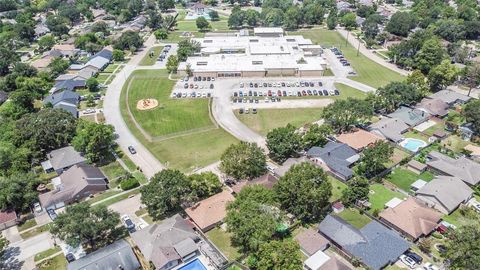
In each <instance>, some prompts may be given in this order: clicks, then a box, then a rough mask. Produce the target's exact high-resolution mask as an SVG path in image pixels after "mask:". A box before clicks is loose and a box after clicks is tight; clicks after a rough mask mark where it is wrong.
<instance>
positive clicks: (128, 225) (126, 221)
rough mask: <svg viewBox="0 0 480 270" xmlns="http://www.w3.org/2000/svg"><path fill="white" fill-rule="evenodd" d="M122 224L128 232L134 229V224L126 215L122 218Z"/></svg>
mask: <svg viewBox="0 0 480 270" xmlns="http://www.w3.org/2000/svg"><path fill="white" fill-rule="evenodd" d="M122 222H123V225H125V228H127V229H128V230H132V229H135V223H133V221H132V220H131V219H130V217H129V216H128V215H123V216H122Z"/></svg>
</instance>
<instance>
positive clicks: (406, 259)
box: [400, 255, 417, 269]
mask: <svg viewBox="0 0 480 270" xmlns="http://www.w3.org/2000/svg"><path fill="white" fill-rule="evenodd" d="M400 261H402V262H403V263H404V264H405V265H406V266H408V267H410V269H414V268H415V266H416V265H417V264H416V263H415V261H414V260H413V259H412V258H410V257H408V256H405V255H401V256H400Z"/></svg>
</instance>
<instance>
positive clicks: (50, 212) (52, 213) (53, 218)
mask: <svg viewBox="0 0 480 270" xmlns="http://www.w3.org/2000/svg"><path fill="white" fill-rule="evenodd" d="M47 213H48V216H49V217H50V218H51V219H52V220H55V219H56V218H57V217H58V215H57V213H55V210H53V209H48V210H47Z"/></svg>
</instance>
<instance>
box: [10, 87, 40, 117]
mask: <svg viewBox="0 0 480 270" xmlns="http://www.w3.org/2000/svg"><path fill="white" fill-rule="evenodd" d="M8 98H9V99H10V101H11V103H12V104H14V105H15V106H17V107H20V108H23V109H25V111H27V112H33V110H34V107H33V102H34V101H35V94H34V93H32V92H30V91H26V90H17V91H14V92H12V93H11V94H10V95H9V96H8Z"/></svg>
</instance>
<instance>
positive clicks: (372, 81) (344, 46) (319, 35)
mask: <svg viewBox="0 0 480 270" xmlns="http://www.w3.org/2000/svg"><path fill="white" fill-rule="evenodd" d="M290 34H294V35H303V36H304V37H305V38H309V39H311V40H312V41H313V42H314V43H317V44H320V45H322V46H324V47H327V48H328V47H332V46H335V47H337V48H339V49H340V50H341V51H342V52H343V54H344V55H345V58H347V59H348V61H350V63H351V65H352V67H353V69H354V70H355V71H356V72H357V74H358V75H357V76H353V77H350V78H351V79H352V80H355V81H358V82H361V83H364V84H367V85H370V86H372V87H375V88H378V87H380V86H384V85H386V84H388V83H389V82H392V81H401V80H403V79H404V77H403V76H402V75H400V74H398V73H396V72H394V71H392V70H390V69H388V68H386V67H383V66H381V65H379V64H377V63H375V62H373V61H372V60H370V59H368V58H367V57H366V56H364V55H363V54H359V55H358V56H357V50H356V48H354V47H353V46H351V45H350V44H349V43H348V42H346V40H345V39H344V38H343V37H342V36H341V35H340V34H339V33H338V32H336V31H332V30H325V29H311V30H303V31H298V32H292V33H290Z"/></svg>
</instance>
